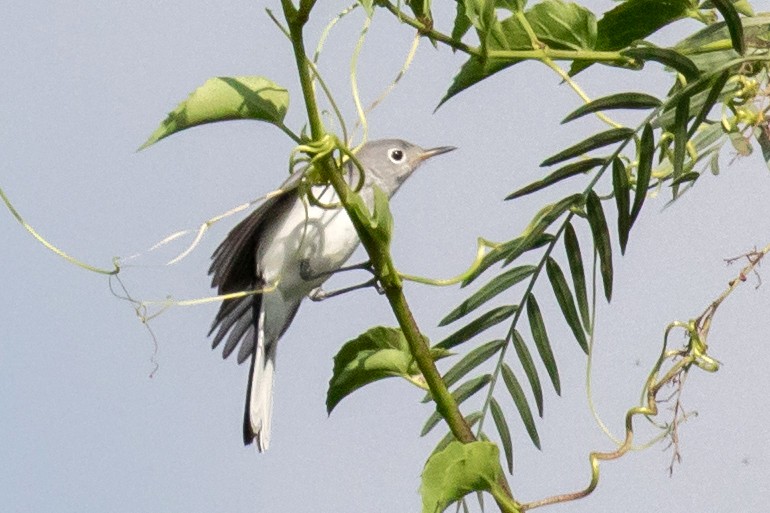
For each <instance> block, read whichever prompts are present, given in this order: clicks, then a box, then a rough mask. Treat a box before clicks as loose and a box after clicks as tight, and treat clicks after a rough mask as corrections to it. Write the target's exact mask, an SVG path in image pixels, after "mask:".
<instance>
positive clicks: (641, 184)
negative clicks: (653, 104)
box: [629, 123, 655, 229]
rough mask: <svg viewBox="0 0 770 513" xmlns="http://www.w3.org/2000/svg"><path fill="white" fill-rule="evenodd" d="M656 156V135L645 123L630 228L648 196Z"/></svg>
mask: <svg viewBox="0 0 770 513" xmlns="http://www.w3.org/2000/svg"><path fill="white" fill-rule="evenodd" d="M654 157H655V136H654V134H653V132H652V127H651V126H650V124H649V123H648V124H646V125H644V129H643V130H642V138H641V140H640V142H639V167H638V168H637V171H636V191H635V192H634V204H633V206H632V207H631V217H630V219H629V229H630V227H631V226H633V225H634V223H635V222H636V218H637V217H638V216H639V212H641V211H642V205H643V204H644V200H645V198H647V189H648V188H649V187H650V178H651V177H652V159H653V158H654Z"/></svg>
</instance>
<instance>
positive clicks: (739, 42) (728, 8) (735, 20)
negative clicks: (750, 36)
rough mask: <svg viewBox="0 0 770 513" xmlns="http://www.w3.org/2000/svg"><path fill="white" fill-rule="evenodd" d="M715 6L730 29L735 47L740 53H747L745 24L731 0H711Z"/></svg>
mask: <svg viewBox="0 0 770 513" xmlns="http://www.w3.org/2000/svg"><path fill="white" fill-rule="evenodd" d="M711 1H712V3H713V4H714V7H716V8H717V10H718V11H719V12H720V13H721V14H722V17H723V18H724V19H725V23H726V24H727V29H728V30H729V31H730V40H731V41H732V42H733V48H734V49H735V51H736V52H738V54H740V55H744V54H745V53H746V41H745V40H744V39H743V25H742V24H741V18H740V16H738V11H737V10H736V9H735V7H734V6H733V3H732V2H731V1H730V0H711Z"/></svg>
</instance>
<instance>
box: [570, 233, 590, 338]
mask: <svg viewBox="0 0 770 513" xmlns="http://www.w3.org/2000/svg"><path fill="white" fill-rule="evenodd" d="M564 250H565V252H566V253H567V261H568V262H569V270H570V275H572V284H573V286H574V287H575V300H576V301H577V306H578V310H580V317H581V318H582V319H583V327H584V328H585V330H586V331H587V332H590V329H591V316H590V314H589V309H588V293H587V289H586V277H585V269H584V267H583V254H582V253H581V251H580V243H579V242H578V238H577V235H576V234H575V228H573V227H572V223H567V226H566V227H565V229H564Z"/></svg>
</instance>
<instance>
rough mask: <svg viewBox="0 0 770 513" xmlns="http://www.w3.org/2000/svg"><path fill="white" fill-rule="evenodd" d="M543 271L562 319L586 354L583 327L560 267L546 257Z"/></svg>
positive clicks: (586, 348)
mask: <svg viewBox="0 0 770 513" xmlns="http://www.w3.org/2000/svg"><path fill="white" fill-rule="evenodd" d="M545 269H546V272H547V273H548V281H550V282H551V287H552V288H553V293H554V295H556V301H557V302H558V303H559V308H561V313H562V314H563V315H564V319H565V320H566V321H567V324H568V325H569V328H570V329H571V330H572V334H573V335H575V339H576V340H577V342H578V344H579V345H580V348H581V349H582V350H583V351H584V352H585V353H586V354H588V341H587V340H586V333H585V331H583V325H582V324H581V323H580V317H578V313H577V308H575V301H574V300H573V299H572V291H570V289H569V286H568V285H567V280H566V279H565V278H564V273H563V272H562V270H561V267H559V264H557V263H556V260H554V259H553V258H551V257H548V260H547V261H546V264H545Z"/></svg>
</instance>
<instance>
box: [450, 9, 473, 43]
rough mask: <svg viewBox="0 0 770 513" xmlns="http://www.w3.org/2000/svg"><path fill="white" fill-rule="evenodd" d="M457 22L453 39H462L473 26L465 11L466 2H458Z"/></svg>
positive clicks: (453, 30) (453, 31)
mask: <svg viewBox="0 0 770 513" xmlns="http://www.w3.org/2000/svg"><path fill="white" fill-rule="evenodd" d="M456 8H457V9H456V11H455V23H454V27H453V28H452V39H453V40H455V41H460V40H461V39H462V38H463V36H465V34H467V33H468V30H470V28H471V27H472V25H471V20H470V19H469V18H468V15H467V14H466V13H465V2H456Z"/></svg>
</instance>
